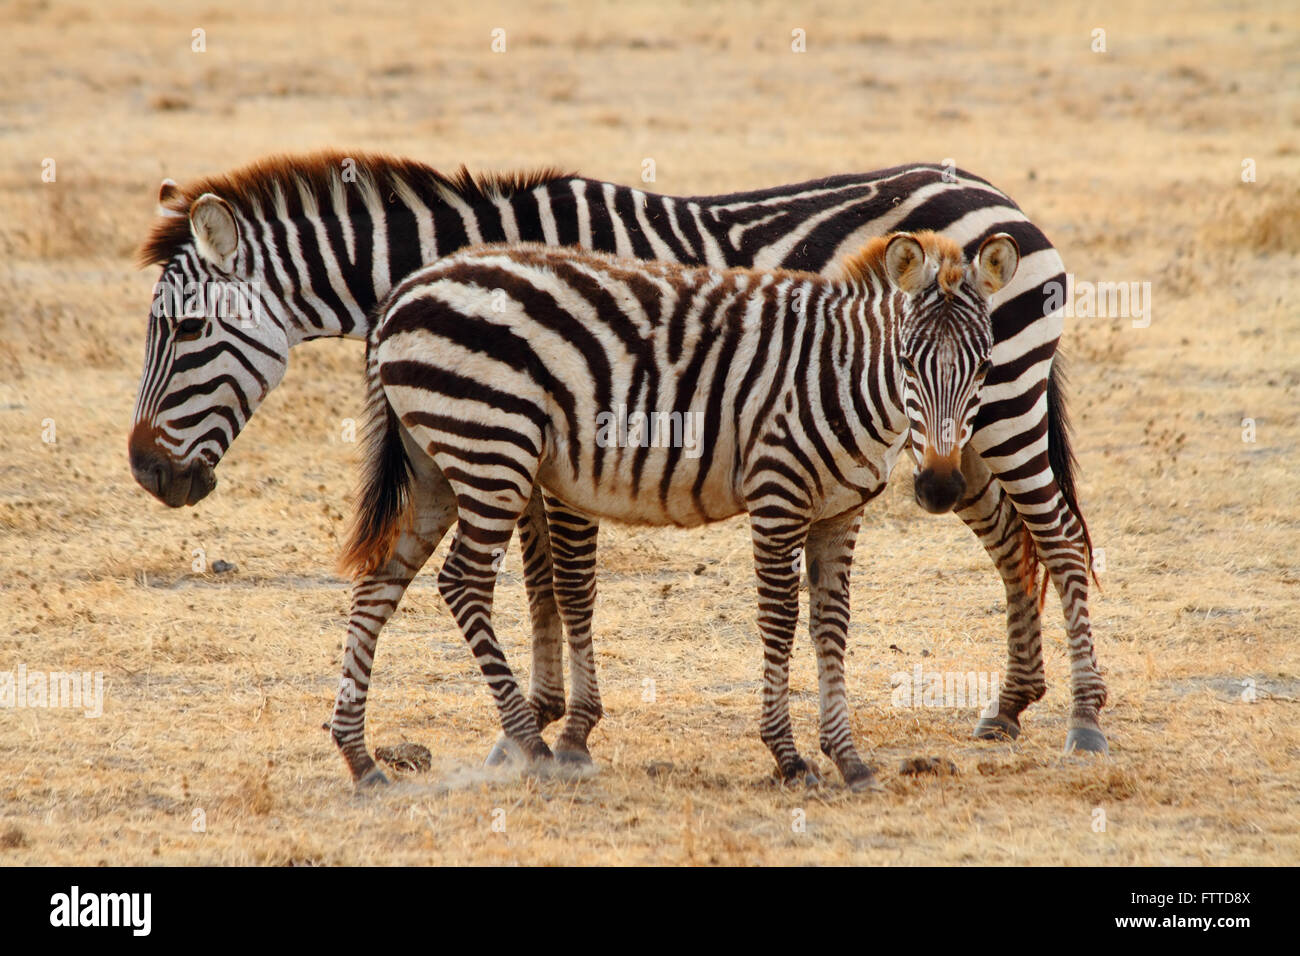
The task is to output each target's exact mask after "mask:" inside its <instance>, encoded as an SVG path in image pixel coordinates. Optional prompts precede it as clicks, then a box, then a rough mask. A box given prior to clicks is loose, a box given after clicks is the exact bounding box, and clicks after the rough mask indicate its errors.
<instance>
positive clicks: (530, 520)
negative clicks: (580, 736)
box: [484, 488, 565, 767]
mask: <svg viewBox="0 0 1300 956" xmlns="http://www.w3.org/2000/svg"><path fill="white" fill-rule="evenodd" d="M519 548H520V550H521V551H522V552H523V558H524V588H525V590H526V591H527V592H528V613H529V617H530V618H531V619H532V625H533V666H532V670H531V671H530V672H529V679H528V702H529V703H530V704H531V705H532V707H533V712H534V713H535V714H536V715H537V728H538V730H541V729H542V728H544V727H546V725H547V724H549V723H551V722H552V721H556V720H559V719H560V718H561V717H563V716H564V712H565V708H564V660H563V648H562V645H563V643H564V626H563V624H562V622H561V619H560V612H559V609H558V608H557V607H556V595H555V590H554V587H553V582H552V578H551V567H552V560H553V552H552V547H551V533H550V531H549V529H548V527H547V520H546V509H545V508H544V507H543V505H542V493H541V490H540V489H538V488H534V489H533V494H532V496H531V497H530V498H529V499H528V508H527V509H526V510H525V511H524V514H523V517H521V518H520V519H519ZM508 757H509V750H508V748H507V744H506V737H505V735H504V734H502V735H501V736H500V737H498V738H497V742H496V744H495V745H493V747H492V750H491V752H489V753H488V755H487V759H486V760H485V761H484V763H485V764H486V765H487V766H489V767H492V766H496V765H498V764H501V763H504V762H505V761H506V760H507V759H508Z"/></svg>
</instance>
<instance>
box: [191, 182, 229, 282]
mask: <svg viewBox="0 0 1300 956" xmlns="http://www.w3.org/2000/svg"><path fill="white" fill-rule="evenodd" d="M190 233H191V234H192V235H193V236H194V245H195V246H197V247H198V250H199V255H201V256H202V257H203V258H204V259H207V260H208V261H209V262H211V263H212V264H213V265H215V266H217V267H218V268H220V269H222V270H224V271H226V272H229V271H230V270H231V267H232V266H234V264H235V251H236V250H237V249H238V248H239V224H238V223H236V222H235V213H234V210H232V209H231V208H230V204H229V203H228V202H226V201H225V200H224V199H222V198H221V197H220V196H217V195H215V194H213V193H204V194H203V195H202V196H200V197H199V198H198V199H196V200H194V205H192V206H190Z"/></svg>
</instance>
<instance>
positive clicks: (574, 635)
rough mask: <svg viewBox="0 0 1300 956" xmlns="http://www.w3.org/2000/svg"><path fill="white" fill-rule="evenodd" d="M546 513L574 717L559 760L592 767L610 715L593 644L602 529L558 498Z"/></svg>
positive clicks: (562, 739) (566, 727)
mask: <svg viewBox="0 0 1300 956" xmlns="http://www.w3.org/2000/svg"><path fill="white" fill-rule="evenodd" d="M546 514H547V523H548V526H549V527H550V530H551V548H552V553H553V554H554V560H555V599H556V601H557V602H558V603H559V606H560V614H561V615H562V616H563V618H564V625H565V628H566V630H567V631H568V639H569V716H568V719H567V720H565V722H564V730H563V731H561V733H560V738H559V740H557V741H556V744H555V756H556V757H557V758H559V759H560V760H563V761H567V762H570V763H579V764H590V763H591V752H590V751H589V750H588V749H587V737H588V735H589V734H590V733H591V729H592V728H593V727H594V726H596V722H597V721H598V720H600V718H601V715H602V714H603V713H604V710H603V709H602V707H601V704H600V688H599V687H598V686H597V685H596V661H595V657H594V654H593V651H592V645H591V620H592V614H593V613H594V611H595V606H596V537H597V534H598V533H599V531H600V525H599V524H598V523H597V522H596V520H595V519H593V518H590V517H588V516H587V515H584V514H581V513H578V512H574V511H571V510H569V509H568V508H566V507H565V506H564V504H563V503H562V502H560V501H559V500H557V499H555V498H550V497H548V498H547V499H546Z"/></svg>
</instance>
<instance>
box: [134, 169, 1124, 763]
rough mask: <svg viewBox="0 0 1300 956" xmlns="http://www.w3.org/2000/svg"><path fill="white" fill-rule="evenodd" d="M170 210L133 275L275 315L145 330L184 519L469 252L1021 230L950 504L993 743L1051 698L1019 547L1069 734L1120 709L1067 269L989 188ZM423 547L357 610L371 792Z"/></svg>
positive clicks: (169, 186)
mask: <svg viewBox="0 0 1300 956" xmlns="http://www.w3.org/2000/svg"><path fill="white" fill-rule="evenodd" d="M159 211H160V216H161V218H160V220H159V222H158V225H157V227H156V228H155V230H154V233H153V235H152V236H151V237H150V239H149V241H148V242H147V243H146V244H145V246H144V248H143V250H142V259H143V261H145V262H146V263H157V264H160V265H162V266H163V276H162V283H161V284H160V285H165V284H167V283H172V282H177V281H179V282H188V283H199V284H202V283H207V282H212V281H219V282H228V281H235V282H240V283H246V284H248V285H250V286H251V287H253V288H255V290H256V292H257V296H258V306H259V310H260V318H261V321H259V322H257V323H255V324H254V325H253V326H252V327H246V326H245V324H244V323H240V322H229V321H224V320H214V319H212V318H210V317H209V318H208V319H207V320H206V321H198V322H195V321H192V320H190V319H185V320H178V319H177V317H175V316H170V315H167V314H163V313H164V312H165V310H155V314H154V315H152V316H151V317H150V321H149V329H148V336H147V344H146V356H145V358H146V360H145V367H144V372H143V375H142V380H141V386H140V393H139V399H138V401H137V406H136V412H135V427H134V429H133V431H132V434H131V441H130V452H131V463H132V469H133V471H134V473H135V475H136V477H137V480H139V481H140V483H141V484H142V485H143V486H144V487H145V488H146V489H148V490H149V491H150V492H151V493H152V494H154V495H155V496H157V497H158V498H160V499H161V500H163V501H165V502H166V503H168V504H170V505H172V506H180V505H182V504H194V503H196V502H197V501H198V500H200V499H201V498H202V497H203V496H204V495H206V494H207V493H209V492H210V491H211V490H212V488H213V487H214V485H215V476H214V471H213V469H214V468H215V467H216V465H217V463H218V462H219V461H220V458H221V457H222V455H224V453H225V452H226V450H227V449H228V448H229V446H230V443H231V442H232V441H233V440H234V438H235V436H236V435H237V434H238V433H239V431H240V430H241V429H242V428H243V427H244V425H245V424H246V423H247V421H248V419H249V418H250V417H251V415H252V414H253V412H254V411H256V409H257V407H258V405H259V403H260V402H261V401H262V399H264V398H265V396H266V394H267V393H268V392H269V391H270V389H271V388H274V387H275V386H276V385H277V384H278V382H279V381H280V379H281V378H282V376H283V374H284V371H285V368H286V365H287V362H288V356H289V351H290V350H291V348H292V347H293V346H294V345H297V344H298V343H300V342H303V341H307V340H310V339H314V338H320V337H323V336H349V337H359V338H361V337H365V336H366V335H367V334H368V332H369V331H370V328H371V322H370V310H371V309H372V308H373V306H374V305H375V303H377V302H378V301H380V300H381V299H382V298H383V297H384V296H386V295H387V294H388V293H389V291H390V290H391V288H392V287H393V286H394V285H395V284H396V283H397V282H399V281H401V279H403V278H404V277H405V276H406V275H408V274H409V273H410V272H411V271H413V270H414V269H415V268H416V267H417V266H419V265H420V264H421V263H423V262H430V261H433V260H435V259H437V258H438V257H440V256H444V255H447V254H448V253H450V252H453V251H454V250H456V249H457V248H460V247H462V246H464V245H466V244H468V243H472V242H479V241H503V240H504V241H510V242H514V241H519V240H527V241H538V242H544V243H548V244H566V243H567V244H573V243H576V244H578V245H580V246H582V247H584V248H590V249H595V250H600V251H607V252H614V253H618V254H621V255H631V256H635V257H646V256H658V257H659V258H661V259H669V260H675V261H679V262H684V263H692V264H706V265H709V266H712V267H715V268H725V267H729V266H762V267H766V268H774V267H786V268H798V269H804V270H809V271H814V272H833V271H834V270H835V269H837V268H838V266H837V262H838V261H839V260H840V259H842V258H843V257H844V256H845V255H847V254H848V253H850V252H851V251H852V250H854V249H856V248H858V247H859V246H861V244H862V243H863V242H864V241H865V240H866V239H867V238H869V237H871V236H876V235H880V234H883V233H885V232H888V231H890V230H892V229H905V230H919V229H927V228H929V229H934V230H936V231H939V232H942V233H943V234H945V235H947V236H949V237H950V238H952V239H954V240H955V241H956V242H958V244H959V245H961V246H962V247H963V248H964V250H965V252H966V254H967V255H968V256H969V255H973V254H974V251H975V250H976V249H977V248H978V245H979V243H980V242H981V241H982V240H983V239H984V238H986V237H987V236H988V235H990V234H992V233H994V232H999V231H1001V232H1007V233H1009V234H1011V235H1012V236H1013V237H1014V238H1015V240H1016V242H1017V243H1018V245H1019V247H1020V250H1021V253H1022V259H1021V264H1020V270H1019V272H1018V273H1017V275H1016V278H1015V280H1014V281H1013V283H1012V284H1011V286H1010V287H1008V288H1007V289H1005V290H1003V291H1002V292H1001V293H999V294H998V295H997V296H996V297H995V299H994V301H993V305H994V308H993V314H992V322H993V336H994V346H993V368H992V369H991V371H990V372H989V375H988V378H987V380H986V382H985V388H984V403H983V405H982V406H981V410H980V413H979V416H978V418H977V419H976V422H975V425H974V432H973V435H972V439H971V442H970V447H971V448H973V449H976V450H978V451H979V452H980V454H968V455H967V456H966V460H964V461H963V469H962V471H963V474H964V475H965V476H966V479H967V486H968V491H969V492H971V495H970V496H969V499H968V500H967V499H964V500H963V501H962V502H960V503H959V506H958V513H959V514H960V516H961V517H962V519H963V520H964V521H966V523H967V524H968V525H969V526H970V527H971V528H972V529H973V530H974V531H975V532H976V534H977V535H978V536H979V537H980V540H981V542H982V543H983V544H984V545H985V547H986V549H988V551H989V553H990V555H991V557H992V558H993V560H994V562H995V564H996V565H997V567H998V569H999V571H1000V573H1001V574H1002V577H1003V580H1004V582H1005V583H1006V587H1007V595H1008V640H1009V651H1010V659H1009V663H1008V666H1007V671H1006V680H1005V681H1004V683H1003V686H1002V699H1001V701H1000V713H999V716H998V718H997V719H996V721H994V722H993V723H989V722H982V727H981V731H982V732H992V731H997V732H1008V733H1012V734H1014V733H1016V732H1018V729H1019V724H1018V715H1019V713H1020V712H1021V711H1022V710H1023V709H1024V707H1025V706H1027V705H1028V704H1029V703H1031V702H1032V701H1034V700H1036V699H1038V698H1039V697H1041V696H1042V694H1043V692H1044V687H1045V685H1044V676H1043V668H1042V653H1041V644H1040V637H1039V630H1040V620H1039V609H1038V604H1037V602H1036V601H1035V600H1034V598H1033V596H1032V595H1029V596H1027V595H1026V588H1025V587H1024V582H1023V578H1024V574H1025V569H1026V568H1030V569H1032V566H1033V561H1034V559H1035V554H1034V551H1035V548H1034V547H1032V546H1030V547H1027V546H1026V542H1027V541H1028V538H1027V537H1026V534H1025V533H1026V531H1027V530H1028V531H1029V532H1032V534H1033V538H1034V541H1036V542H1037V544H1038V549H1039V550H1043V549H1047V550H1046V552H1045V559H1046V564H1047V567H1048V569H1049V570H1050V571H1051V574H1052V577H1053V579H1054V580H1055V581H1056V583H1057V586H1058V589H1060V588H1064V589H1065V590H1064V592H1063V598H1064V600H1065V605H1066V617H1067V624H1068V626H1069V636H1070V647H1071V656H1072V660H1073V666H1072V683H1073V692H1074V694H1073V696H1074V701H1075V704H1074V715H1073V716H1074V720H1073V722H1072V726H1078V727H1092V728H1095V727H1096V715H1097V710H1098V709H1099V708H1100V706H1101V705H1102V704H1103V703H1104V700H1105V691H1104V686H1103V685H1102V684H1101V681H1100V678H1099V676H1098V675H1097V672H1096V667H1095V660H1094V659H1093V652H1092V644H1091V631H1090V627H1089V625H1088V619H1087V578H1086V574H1085V573H1084V572H1085V570H1086V553H1087V546H1086V532H1085V530H1084V527H1083V525H1082V521H1081V519H1079V518H1078V516H1077V508H1076V506H1075V504H1074V493H1073V481H1072V472H1071V459H1070V454H1069V446H1068V442H1067V433H1066V428H1065V419H1064V406H1063V403H1062V401H1061V398H1060V394H1059V389H1058V388H1057V385H1056V379H1055V375H1056V366H1055V365H1054V364H1053V356H1054V354H1055V349H1056V343H1057V341H1058V339H1059V336H1060V333H1061V326H1062V318H1061V314H1060V312H1059V311H1047V310H1046V309H1045V306H1044V304H1045V303H1047V302H1049V301H1050V295H1049V290H1048V288H1047V286H1048V284H1049V283H1052V282H1061V281H1063V280H1064V268H1063V265H1062V263H1061V260H1060V257H1059V255H1058V254H1057V253H1056V250H1055V249H1054V248H1052V246H1051V244H1050V243H1049V242H1048V241H1047V239H1046V237H1044V236H1043V234H1042V233H1041V231H1039V230H1038V229H1037V228H1036V227H1035V226H1034V225H1033V224H1032V223H1030V222H1029V221H1028V220H1027V219H1026V218H1025V216H1024V214H1023V213H1022V212H1021V211H1020V210H1019V209H1018V208H1017V207H1016V205H1015V203H1014V202H1012V201H1011V200H1010V199H1009V198H1007V197H1006V196H1005V195H1004V194H1003V193H1001V192H999V191H998V190H996V189H995V188H993V187H992V186H990V185H989V184H988V183H986V182H984V181H983V180H980V179H978V178H976V177H973V176H970V175H969V174H966V173H963V172H960V171H957V172H955V173H954V172H953V171H952V170H949V169H944V168H941V167H937V166H923V165H918V166H910V167H896V168H893V169H888V170H882V171H879V172H875V173H867V174H862V175H846V176H835V177H829V178H826V179H821V180H816V181H813V182H808V183H801V184H797V185H792V186H786V187H779V188H775V189H769V190H763V191H757V192H750V193H740V194H735V195H730V196H715V197H696V198H689V199H678V198H674V197H668V196H656V195H653V194H649V193H644V192H642V191H640V190H636V189H630V188H628V187H624V186H616V185H613V184H610V183H602V182H598V181H594V180H587V179H581V178H578V177H571V176H563V175H559V174H555V173H546V174H539V175H536V176H533V177H515V178H499V179H487V180H477V181H476V180H472V179H471V178H470V177H469V176H468V174H465V173H463V172H462V173H461V174H460V175H459V176H457V177H446V176H442V175H441V174H438V173H436V172H435V171H433V170H431V169H429V168H428V167H425V166H421V165H419V164H416V163H411V162H406V161H400V160H392V159H387V158H378V157H367V156H362V155H357V154H354V155H353V156H351V157H349V156H348V155H346V154H341V153H339V154H328V155H319V156H314V157H308V158H296V159H276V160H269V161H266V162H263V163H259V164H257V165H254V166H252V167H249V168H246V169H244V170H240V171H237V172H235V173H232V174H230V175H228V176H219V177H213V178H209V179H205V180H202V181H199V182H197V183H195V184H193V185H191V186H189V187H187V188H185V189H181V188H180V187H177V186H176V185H175V184H173V183H171V182H170V181H168V182H165V183H164V185H163V189H162V191H161V193H160V196H159ZM995 479H996V480H995ZM1008 493H1009V494H1008ZM1022 512H1023V514H1024V515H1025V516H1026V520H1022V517H1021V514H1022ZM549 517H550V528H551V533H549V534H548V531H547V526H546V523H545V522H544V521H543V520H541V519H542V514H541V508H540V504H538V505H537V506H536V507H534V508H533V509H532V510H530V512H529V515H527V516H526V517H525V521H524V523H523V524H521V526H520V529H521V543H522V544H523V547H524V554H525V570H526V584H527V587H528V590H529V598H530V608H531V611H532V617H533V623H534V661H533V668H532V673H531V677H532V682H533V684H532V690H531V692H530V697H531V699H532V702H533V705H534V708H535V709H536V710H537V712H538V714H539V717H540V718H541V719H542V720H543V721H544V722H545V721H548V720H551V719H555V718H556V717H558V716H560V715H561V714H563V713H564V711H565V702H564V693H563V678H562V676H561V670H560V660H561V657H560V646H559V645H560V641H561V640H562V637H563V629H562V627H561V618H563V621H564V624H565V625H567V628H568V631H569V642H570V647H571V651H572V657H571V669H572V674H573V680H574V699H573V700H571V702H570V704H569V713H570V724H569V725H568V726H566V730H565V734H566V737H568V738H569V739H570V741H571V742H572V743H573V744H574V746H575V747H576V748H579V749H585V738H586V732H587V731H588V730H589V729H590V725H591V724H592V723H594V721H595V720H596V719H597V718H598V717H599V713H600V704H599V697H598V694H597V693H596V689H595V684H594V670H593V668H592V664H591V659H590V645H589V627H590V614H591V607H592V603H593V601H594V562H592V561H591V560H590V558H589V554H590V552H591V549H592V546H593V544H594V540H595V536H596V526H595V524H594V523H593V522H591V521H588V520H587V519H586V518H585V516H583V515H581V514H578V513H575V512H572V511H564V510H552V511H550V512H549ZM430 520H431V521H433V520H436V519H435V518H433V517H431V518H430ZM552 535H554V536H555V540H554V541H552ZM552 549H553V550H552ZM431 550H432V549H431V548H426V542H425V541H423V540H421V539H420V537H419V536H418V534H417V533H416V530H415V529H413V530H412V532H411V534H410V536H409V537H407V538H405V539H403V540H402V541H401V542H399V545H398V547H397V549H396V556H395V558H394V562H393V564H392V566H391V567H390V568H389V569H387V571H386V572H383V573H381V574H380V575H379V576H377V577H376V579H375V580H374V581H373V582H372V583H371V584H372V586H371V588H370V590H369V592H359V593H360V594H361V597H359V598H358V601H359V603H355V604H354V608H353V614H352V621H351V624H350V626H349V640H348V647H347V652H346V656H345V662H344V685H343V688H342V690H341V691H340V695H339V701H338V704H337V705H336V708H335V716H334V721H333V727H334V733H335V738H336V740H338V742H339V744H340V746H341V747H342V748H343V751H344V753H345V755H346V756H347V759H348V763H349V767H350V769H351V770H352V772H353V775H354V777H356V778H357V779H361V778H363V777H365V776H366V775H367V774H377V773H378V771H377V770H375V769H374V764H373V761H371V759H370V757H369V755H368V754H367V753H366V748H365V744H364V737H363V726H364V714H365V697H366V691H367V688H368V686H369V680H370V669H371V663H372V659H373V655H374V650H375V647H374V643H373V640H372V639H371V638H370V637H369V636H368V635H369V632H370V630H371V629H372V628H373V629H374V630H376V631H377V629H378V626H382V623H383V621H384V620H386V619H387V617H388V616H389V615H390V614H391V613H392V611H393V610H394V609H395V607H396V605H397V602H398V600H399V599H400V597H401V595H402V593H403V592H404V590H405V588H406V586H407V585H408V584H409V583H410V581H411V579H412V578H413V577H414V575H415V574H416V573H417V572H418V571H419V569H420V567H422V566H423V564H424V563H425V561H426V560H427V559H428V556H429V554H430V553H431ZM553 558H554V560H555V565H556V566H555V577H554V595H558V597H559V598H560V603H559V605H558V606H557V604H556V601H555V600H554V595H553V592H552V587H551V584H552V580H551V574H550V571H551V564H552V559H553Z"/></svg>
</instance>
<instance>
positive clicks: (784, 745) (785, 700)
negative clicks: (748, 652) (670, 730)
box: [750, 509, 818, 785]
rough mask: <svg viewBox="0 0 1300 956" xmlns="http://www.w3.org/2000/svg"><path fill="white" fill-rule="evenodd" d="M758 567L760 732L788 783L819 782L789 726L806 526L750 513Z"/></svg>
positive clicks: (792, 521)
mask: <svg viewBox="0 0 1300 956" xmlns="http://www.w3.org/2000/svg"><path fill="white" fill-rule="evenodd" d="M764 510H776V509H764ZM750 521H751V528H750V533H751V536H752V537H753V541H754V571H755V573H756V574H757V576H758V629H759V632H760V634H761V635H762V638H763V713H762V717H761V718H760V719H759V725H758V726H759V735H760V736H761V737H762V738H763V743H765V744H767V748H768V750H770V751H772V756H773V757H775V758H776V765H777V767H778V768H779V770H780V772H781V779H782V780H784V781H786V782H787V783H793V782H796V781H800V780H802V781H804V782H805V783H807V784H810V785H811V784H816V783H817V782H818V781H817V776H816V774H814V773H813V772H812V771H811V770H810V769H809V767H808V764H807V763H805V762H804V759H803V757H801V756H799V750H798V748H797V747H796V746H795V743H794V733H793V731H792V730H791V727H790V649H791V648H792V647H793V646H794V629H795V625H796V623H797V622H798V619H799V567H800V563H801V557H802V554H801V551H800V548H802V547H803V545H804V541H805V539H806V538H807V535H808V525H807V524H805V523H802V522H796V521H794V520H791V516H790V515H789V514H788V513H783V514H782V515H781V516H779V517H766V516H758V515H755V514H754V513H753V512H751V514H750Z"/></svg>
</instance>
